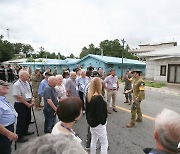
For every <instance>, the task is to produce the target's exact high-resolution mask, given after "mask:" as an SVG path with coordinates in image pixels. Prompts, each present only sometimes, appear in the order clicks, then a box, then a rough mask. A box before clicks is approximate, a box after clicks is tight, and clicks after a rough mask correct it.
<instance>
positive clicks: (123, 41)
mask: <svg viewBox="0 0 180 154" xmlns="http://www.w3.org/2000/svg"><path fill="white" fill-rule="evenodd" d="M121 41H122V43H123V50H122V55H121V59H122V63H121V65H122V67H121V79H122V77H123V69H124V68H123V65H124V57H123V56H124V44H125V42H126V41H125V40H124V38H123V39H122V40H121Z"/></svg>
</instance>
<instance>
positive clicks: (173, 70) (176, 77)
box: [168, 64, 180, 83]
mask: <svg viewBox="0 0 180 154" xmlns="http://www.w3.org/2000/svg"><path fill="white" fill-rule="evenodd" d="M168 82H170V83H180V65H179V64H169V65H168Z"/></svg>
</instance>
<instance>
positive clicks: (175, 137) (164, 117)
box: [155, 109, 180, 153]
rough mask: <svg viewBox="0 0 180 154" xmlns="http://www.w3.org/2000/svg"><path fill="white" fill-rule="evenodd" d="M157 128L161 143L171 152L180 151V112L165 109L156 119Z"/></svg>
mask: <svg viewBox="0 0 180 154" xmlns="http://www.w3.org/2000/svg"><path fill="white" fill-rule="evenodd" d="M155 130H156V131H157V133H158V138H159V142H160V144H161V145H162V146H163V147H164V148H165V149H167V150H169V151H171V152H175V153H176V152H178V153H180V149H178V144H179V142H180V114H178V113H176V112H174V111H172V110H169V109H163V111H162V112H161V113H160V114H158V115H157V117H156V119H155Z"/></svg>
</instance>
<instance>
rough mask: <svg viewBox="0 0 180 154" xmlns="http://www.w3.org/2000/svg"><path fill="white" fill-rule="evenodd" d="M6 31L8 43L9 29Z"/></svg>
mask: <svg viewBox="0 0 180 154" xmlns="http://www.w3.org/2000/svg"><path fill="white" fill-rule="evenodd" d="M6 30H7V38H8V41H9V28H7V29H6Z"/></svg>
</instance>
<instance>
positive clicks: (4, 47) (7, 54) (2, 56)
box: [0, 35, 14, 62]
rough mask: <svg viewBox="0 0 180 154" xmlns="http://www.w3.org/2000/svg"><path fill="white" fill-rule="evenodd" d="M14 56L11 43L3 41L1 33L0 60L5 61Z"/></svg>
mask: <svg viewBox="0 0 180 154" xmlns="http://www.w3.org/2000/svg"><path fill="white" fill-rule="evenodd" d="M12 57H14V49H13V45H12V44H11V43H10V42H8V41H7V40H4V41H3V35H1V36H0V62H3V61H7V60H9V59H11V58H12Z"/></svg>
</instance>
